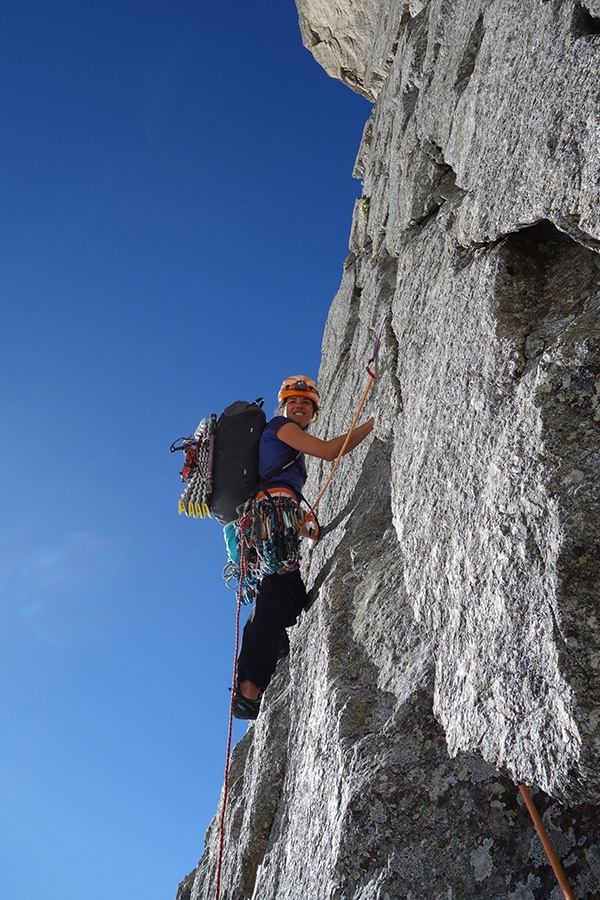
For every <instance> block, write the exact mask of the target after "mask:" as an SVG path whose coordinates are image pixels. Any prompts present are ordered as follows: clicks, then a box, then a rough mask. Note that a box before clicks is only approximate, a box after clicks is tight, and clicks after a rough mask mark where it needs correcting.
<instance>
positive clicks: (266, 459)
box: [258, 416, 306, 494]
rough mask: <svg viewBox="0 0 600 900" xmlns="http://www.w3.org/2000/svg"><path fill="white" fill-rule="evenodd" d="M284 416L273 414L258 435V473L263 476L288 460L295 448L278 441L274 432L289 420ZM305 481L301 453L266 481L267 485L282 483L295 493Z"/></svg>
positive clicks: (299, 491)
mask: <svg viewBox="0 0 600 900" xmlns="http://www.w3.org/2000/svg"><path fill="white" fill-rule="evenodd" d="M290 421H291V420H290V419H287V418H286V417H285V416H275V418H274V419H271V421H270V422H268V423H267V424H266V425H265V428H264V430H263V433H262V434H261V436H260V443H259V445H258V474H259V475H260V477H261V478H264V477H265V475H267V474H268V473H269V472H272V471H273V469H275V468H276V467H277V466H280V465H282V463H286V462H289V460H290V458H291V457H292V455H293V454H294V453H297V452H298V451H297V450H294V448H293V447H290V445H289V444H286V443H285V441H280V440H279V438H278V437H277V434H276V433H275V432H276V431H277V430H278V429H279V428H281V426H282V425H285V424H286V423H288V422H290ZM305 481H306V468H305V463H304V454H303V453H301V454H300V456H299V457H298V459H297V460H296V462H295V463H294V464H293V465H291V466H290V467H289V469H286V470H285V472H282V473H281V474H280V475H276V476H275V477H274V478H270V479H269V480H268V481H267V487H268V486H269V485H276V484H282V485H284V486H285V487H289V488H291V489H292V490H293V491H294V492H295V493H296V494H299V493H301V492H302V488H303V487H304V482H305Z"/></svg>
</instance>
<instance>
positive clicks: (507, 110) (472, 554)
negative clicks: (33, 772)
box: [177, 0, 600, 900]
mask: <svg viewBox="0 0 600 900" xmlns="http://www.w3.org/2000/svg"><path fill="white" fill-rule="evenodd" d="M298 9H299V15H300V23H301V29H302V34H303V37H304V40H305V43H307V45H308V46H311V47H312V48H313V50H314V52H315V56H316V57H317V59H318V60H319V62H321V64H323V65H324V66H325V68H326V69H327V70H328V71H329V72H330V73H331V74H333V75H334V76H335V77H340V78H341V79H342V80H344V81H345V82H346V83H347V84H349V85H350V86H352V87H354V88H355V89H357V90H359V91H360V92H361V93H364V94H366V95H367V96H370V97H372V98H376V104H375V106H374V109H373V114H372V116H371V118H370V119H369V121H368V123H367V125H366V127H365V132H364V135H363V141H362V145H361V149H360V151H359V155H358V159H357V164H356V175H357V177H359V178H360V179H361V180H362V182H363V196H362V197H361V199H360V200H359V201H357V204H356V208H355V212H354V219H353V223H352V230H351V254H350V256H349V257H348V259H347V260H346V263H345V267H344V274H343V278H342V284H341V287H340V290H339V292H338V294H337V296H336V298H335V299H334V302H333V305H332V308H331V312H330V316H329V320H328V323H327V327H326V331H325V335H324V339H323V362H322V367H321V371H320V375H319V381H320V385H321V389H322V394H323V396H324V397H325V398H326V404H325V406H324V411H323V414H322V416H321V419H320V420H319V423H318V428H317V433H319V434H320V435H321V436H323V437H327V436H329V435H332V434H337V433H340V432H342V431H344V430H346V428H347V427H348V423H349V421H351V419H352V416H353V413H354V410H355V408H356V405H357V403H358V400H359V398H360V396H361V394H362V391H363V389H364V386H365V384H366V375H365V371H364V364H365V363H366V361H367V359H368V358H369V356H370V355H371V350H372V346H373V337H374V333H375V331H376V328H377V326H378V323H379V321H380V320H381V317H382V315H383V314H384V313H385V312H386V311H390V313H391V314H390V316H389V318H388V320H387V323H386V326H385V330H384V335H383V341H382V349H381V352H380V358H379V364H378V378H377V381H376V382H375V386H374V387H373V390H372V391H371V394H370V396H369V400H368V402H367V407H366V409H365V414H366V415H368V414H371V413H373V414H374V415H375V417H376V427H375V431H374V434H373V437H372V438H370V439H369V441H367V442H365V443H364V444H362V445H361V446H360V447H359V448H358V449H357V450H356V451H355V452H354V453H353V454H352V455H351V456H350V457H348V458H347V459H344V460H343V461H342V463H341V464H340V470H339V474H338V475H337V476H336V480H335V482H334V486H333V487H332V488H331V490H330V492H329V493H328V494H327V495H326V497H325V499H324V500H323V503H322V505H321V507H320V518H321V520H322V522H325V523H331V524H332V525H333V524H334V525H336V526H337V527H336V528H335V530H330V531H329V533H328V534H327V535H326V537H325V538H324V540H323V541H322V543H321V544H320V545H319V547H318V549H317V551H316V552H315V554H314V558H313V560H312V563H311V568H310V576H309V583H310V586H311V597H312V599H313V603H312V606H311V607H310V609H309V610H307V611H306V613H305V614H304V615H303V616H302V619H301V621H300V623H299V625H298V626H297V627H296V628H295V629H293V630H292V631H291V633H290V637H291V653H290V656H289V658H288V659H287V660H283V661H281V663H280V665H279V668H278V672H277V675H276V677H275V679H274V681H273V683H272V684H271V686H270V687H269V689H268V691H267V694H266V696H265V701H264V710H263V711H262V712H261V715H260V717H259V719H258V720H257V722H256V724H255V725H251V726H250V727H249V730H248V733H247V734H246V736H245V737H244V739H243V740H242V741H241V742H240V743H239V744H238V745H237V747H236V748H235V750H234V753H233V757H232V763H231V788H230V796H229V804H230V806H229V809H228V816H227V826H226V839H225V853H224V871H223V890H222V897H224V898H227V900H242V898H244V900H246V898H248V900H250V898H252V900H275V898H277V900H300V898H305V897H306V898H311V900H312V898H314V900H399V898H402V900H404V898H406V900H442V898H443V900H448V898H451V900H463V898H464V900H467V898H490V900H492V898H493V900H517V898H519V900H546V898H552V900H557V898H559V897H560V896H561V892H560V889H559V888H558V886H557V884H556V881H555V879H554V876H553V874H552V871H551V869H550V867H549V865H548V863H547V860H546V858H545V855H544V853H543V851H542V848H541V845H540V843H539V840H538V838H537V836H536V835H535V832H534V830H533V827H532V825H531V822H530V820H529V817H528V814H527V812H526V810H525V809H524V807H523V805H522V803H521V800H520V797H519V794H518V791H517V787H516V786H517V785H518V784H520V783H524V784H527V785H529V787H530V790H531V793H532V795H533V796H534V800H535V801H536V803H537V805H538V808H539V810H540V812H541V813H542V815H543V819H544V822H545V825H546V828H547V830H548V832H549V834H550V837H551V838H552V840H553V843H554V846H555V849H556V851H557V853H558V855H559V857H560V858H561V860H562V863H563V866H564V868H565V871H566V874H567V877H568V879H569V881H570V884H571V887H572V889H573V891H574V893H575V896H576V897H577V898H578V900H579V898H581V900H583V898H588V900H589V898H591V900H593V898H600V816H599V809H598V804H599V803H600V556H599V552H598V551H599V548H600V506H599V504H600V490H599V486H598V474H597V473H598V463H599V461H600V312H599V308H600V252H599V251H600V221H599V218H598V210H599V205H598V200H599V196H598V194H599V185H600V142H599V137H600V103H599V101H600V80H599V78H598V72H599V70H600V2H598V0H594V2H592V0H589V2H586V3H583V2H581V3H578V2H574V0H527V2H525V3H524V2H522V0H521V2H516V0H430V2H429V3H423V2H420V3H398V4H392V3H391V2H386V0H382V2H381V3H374V2H373V3H369V2H364V3H356V2H352V0H338V2H334V0H298ZM328 468H329V465H328V464H318V463H315V464H314V465H312V467H311V470H310V479H309V484H308V485H307V491H306V493H307V496H313V497H314V496H315V495H316V494H317V492H318V488H319V485H320V484H321V483H322V482H323V480H324V478H325V476H326V474H327V470H328ZM217 840H218V836H217V820H216V819H215V821H214V822H213V823H212V825H211V827H210V828H209V831H208V833H207V837H206V846H205V852H204V855H203V857H202V859H201V861H200V863H199V865H198V868H197V869H196V870H195V871H194V872H193V873H191V875H190V876H188V878H187V879H186V880H185V881H184V882H182V884H181V885H180V888H179V891H178V894H177V900H201V898H202V900H204V898H209V897H213V896H214V873H215V865H216V848H217Z"/></svg>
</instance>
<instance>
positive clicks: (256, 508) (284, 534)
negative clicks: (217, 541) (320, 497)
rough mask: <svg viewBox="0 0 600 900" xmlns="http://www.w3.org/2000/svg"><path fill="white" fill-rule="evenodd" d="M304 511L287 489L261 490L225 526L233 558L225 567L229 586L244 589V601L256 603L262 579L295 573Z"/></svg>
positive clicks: (227, 543) (229, 551) (303, 524)
mask: <svg viewBox="0 0 600 900" xmlns="http://www.w3.org/2000/svg"><path fill="white" fill-rule="evenodd" d="M307 516H308V514H307V513H305V511H304V510H302V509H300V508H299V507H298V502H297V500H296V497H295V496H294V494H293V493H292V492H291V491H288V490H287V489H285V488H276V489H272V490H270V491H268V492H267V491H265V492H261V493H259V494H258V495H257V496H256V497H254V498H252V499H251V500H249V501H248V502H247V503H246V504H245V506H244V510H243V513H242V515H241V516H240V518H239V519H238V520H237V521H236V522H230V523H229V525H226V526H225V528H224V529H223V532H224V537H225V543H226V545H227V553H228V556H229V561H228V563H227V565H226V566H225V568H224V569H223V578H224V579H225V584H226V585H227V587H228V588H231V589H232V590H237V589H239V587H240V584H241V588H242V603H244V604H249V603H253V602H254V600H255V599H256V593H257V590H258V585H259V583H260V580H261V578H263V577H264V576H265V575H276V574H283V573H284V572H293V571H294V570H296V569H298V568H299V566H300V537H301V535H302V533H303V531H304V530H305V528H306V525H307Z"/></svg>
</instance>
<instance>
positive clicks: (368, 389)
mask: <svg viewBox="0 0 600 900" xmlns="http://www.w3.org/2000/svg"><path fill="white" fill-rule="evenodd" d="M367 371H368V372H369V382H368V384H367V386H366V388H365V391H364V394H363V395H362V399H361V401H360V403H359V404H358V409H357V410H356V415H355V416H354V418H353V420H352V425H351V426H350V431H349V432H348V434H347V435H346V439H345V441H344V443H343V444H342V449H341V450H340V452H339V453H338V455H337V456H336V458H335V462H334V464H333V468H332V470H331V472H330V473H329V478H328V479H327V481H326V482H325V484H324V485H323V487H322V489H321V493H320V494H319V496H318V497H317V499H316V500H315V502H314V503H313V505H312V506H311V508H310V511H311V513H314V511H315V509H316V508H317V506H318V505H319V503H320V502H321V500H322V498H323V494H324V493H325V491H326V490H327V488H328V487H329V485H330V484H331V479H332V478H333V476H334V475H335V470H336V469H337V467H338V465H339V462H340V459H341V458H342V456H343V455H344V451H345V449H346V447H347V446H348V441H349V440H350V435H351V434H352V432H353V431H354V429H355V428H356V423H357V422H358V417H359V416H360V414H361V411H362V408H363V406H364V405H365V400H366V399H367V394H368V393H369V391H370V390H371V385H372V384H373V382H374V381H375V375H373V373H372V372H370V371H369V368H368V367H367Z"/></svg>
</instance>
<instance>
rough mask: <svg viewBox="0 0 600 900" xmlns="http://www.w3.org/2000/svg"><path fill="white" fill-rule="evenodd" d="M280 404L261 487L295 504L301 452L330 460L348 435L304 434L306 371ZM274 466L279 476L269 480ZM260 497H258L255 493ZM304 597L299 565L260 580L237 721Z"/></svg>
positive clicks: (282, 646) (359, 433)
mask: <svg viewBox="0 0 600 900" xmlns="http://www.w3.org/2000/svg"><path fill="white" fill-rule="evenodd" d="M277 399H278V402H279V407H278V409H277V412H278V413H279V415H276V416H275V418H274V419H271V421H270V422H269V423H268V424H267V425H266V427H265V429H264V431H263V432H262V435H261V438H260V444H259V458H258V468H259V475H260V477H261V478H263V479H264V478H265V476H266V481H264V487H265V488H266V489H267V490H268V492H269V496H270V497H277V496H278V491H280V492H281V493H283V494H286V495H287V496H288V497H289V492H290V491H291V492H292V496H293V498H294V500H295V502H296V504H297V505H298V504H299V502H300V498H301V493H302V488H303V487H304V482H305V481H306V470H305V468H304V455H305V454H307V455H308V456H316V457H317V458H318V459H325V460H329V461H332V460H334V459H336V457H337V456H339V454H340V452H341V450H342V448H343V446H344V443H345V441H346V438H347V435H346V434H343V435H341V436H340V437H336V438H332V439H331V440H329V441H323V440H321V439H320V438H317V437H314V436H313V435H310V434H308V433H307V428H308V426H309V425H310V423H311V422H312V421H313V419H314V418H315V417H316V415H317V413H318V410H319V392H318V389H317V385H316V384H315V382H314V381H313V380H312V378H308V377H307V376H305V375H293V376H292V377H291V378H286V379H285V381H284V382H283V384H282V385H281V388H280V391H279V394H278V398H277ZM373 424H374V423H373V419H372V418H370V419H368V420H367V421H366V422H363V424H362V425H358V426H357V427H356V428H355V429H354V430H353V431H352V433H351V435H350V438H349V440H348V443H347V444H346V447H345V449H344V453H348V452H349V451H350V450H353V449H354V448H355V447H356V446H358V444H360V442H361V441H362V440H364V438H366V437H367V435H368V434H370V433H371V431H372V430H373ZM290 448H292V449H293V450H297V451H298V456H297V457H296V459H295V460H294V463H293V465H290V466H289V467H288V468H286V469H285V470H284V471H281V465H282V464H284V463H286V462H287V461H288V460H289V457H290ZM275 469H277V471H279V472H280V474H278V475H277V476H275V477H274V478H272V479H269V477H268V475H269V473H270V472H272V471H274V470H275ZM259 496H260V495H259ZM306 603H307V595H306V589H305V587H304V583H303V581H302V578H301V576H300V571H299V569H297V568H296V569H294V570H293V571H286V572H283V573H276V574H273V575H264V576H263V577H262V579H261V581H260V583H259V586H258V591H257V595H256V603H255V606H254V609H253V610H252V613H251V614H250V617H249V618H248V621H247V622H246V625H245V627H244V633H243V637H242V647H241V650H240V655H239V658H238V666H237V673H238V679H237V681H238V683H237V687H236V691H235V698H234V706H233V714H234V716H235V717H236V718H237V719H256V717H257V715H258V712H259V709H260V698H261V695H262V693H263V691H264V690H265V688H266V687H267V685H268V684H269V682H270V680H271V676H272V675H273V672H274V671H275V666H276V665H277V660H278V658H279V657H280V656H281V655H283V654H284V653H285V652H286V650H287V646H288V641H287V634H286V630H285V629H286V628H289V627H290V626H291V625H295V624H296V621H297V619H298V616H299V615H300V613H301V612H302V610H303V609H304V608H305V607H306Z"/></svg>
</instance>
